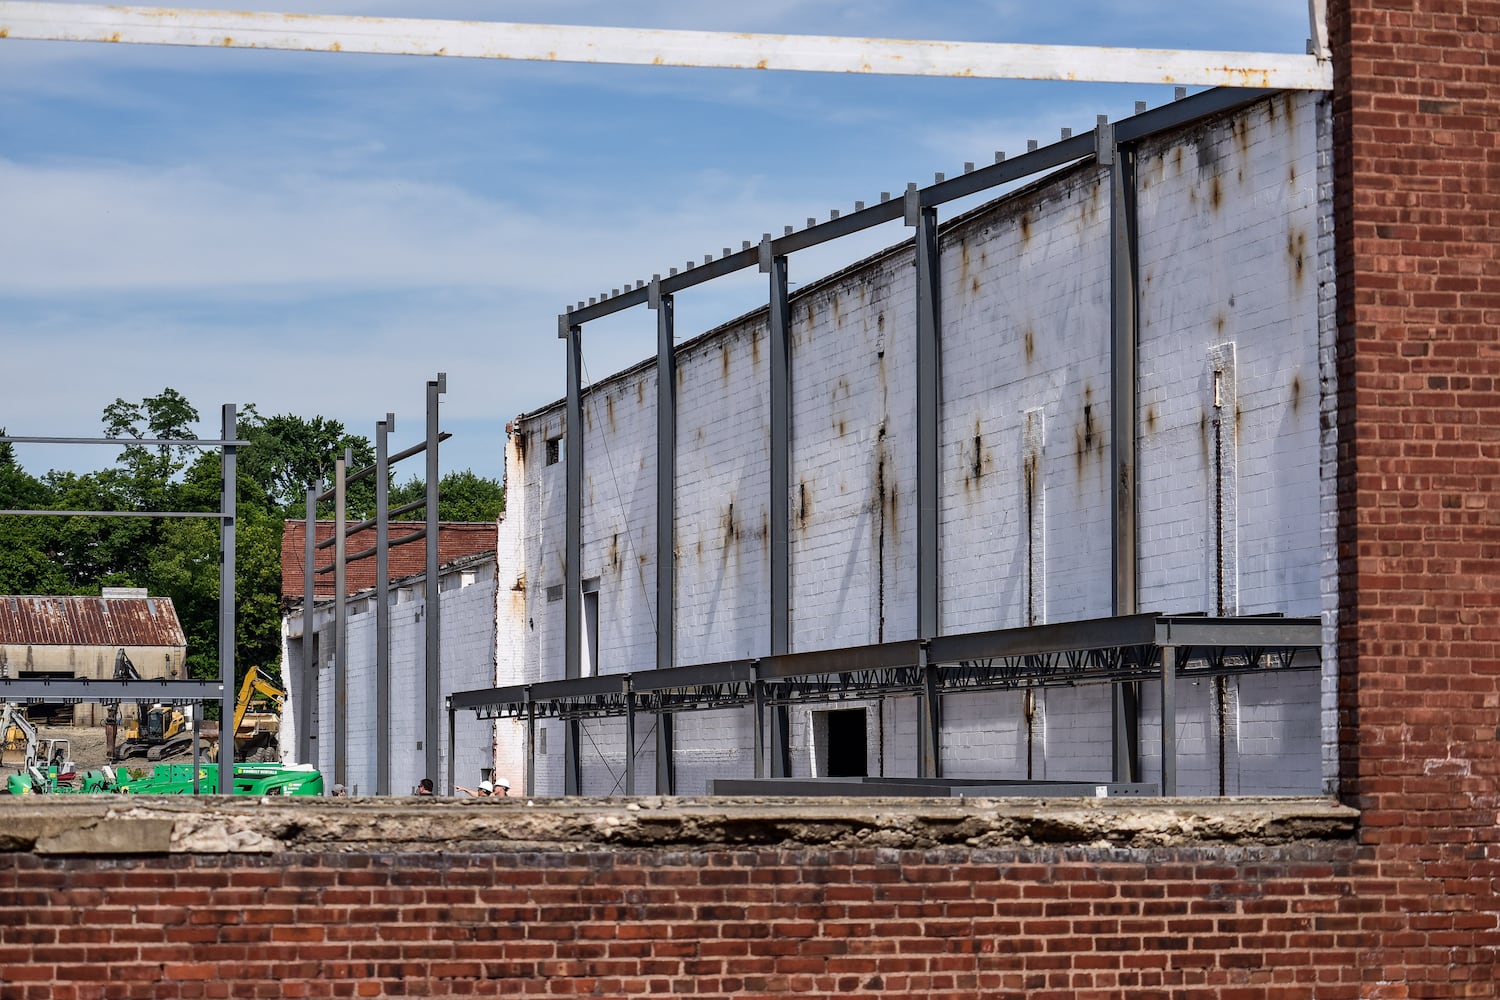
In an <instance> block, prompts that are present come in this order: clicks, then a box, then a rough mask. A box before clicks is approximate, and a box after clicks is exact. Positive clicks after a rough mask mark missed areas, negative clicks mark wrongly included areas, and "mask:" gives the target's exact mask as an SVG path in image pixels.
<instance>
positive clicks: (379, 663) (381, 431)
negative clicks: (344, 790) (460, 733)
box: [375, 413, 451, 795]
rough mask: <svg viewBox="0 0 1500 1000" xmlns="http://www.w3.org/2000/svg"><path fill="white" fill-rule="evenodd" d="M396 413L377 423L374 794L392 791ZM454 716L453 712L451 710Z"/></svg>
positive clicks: (387, 793)
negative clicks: (392, 439) (392, 441)
mask: <svg viewBox="0 0 1500 1000" xmlns="http://www.w3.org/2000/svg"><path fill="white" fill-rule="evenodd" d="M395 429H396V415H395V414H394V413H387V414H386V415H385V419H384V420H381V421H379V422H378V423H376V424H375V794H376V795H389V794H391V603H390V602H391V563H390V556H391V544H390V542H391V538H390V506H391V495H390V486H391V476H390V452H389V448H388V447H387V444H388V442H387V437H388V435H389V434H390V432H391V431H393V430H395ZM450 717H451V713H450Z"/></svg>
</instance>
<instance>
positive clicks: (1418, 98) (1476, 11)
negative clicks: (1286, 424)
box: [1330, 0, 1500, 997]
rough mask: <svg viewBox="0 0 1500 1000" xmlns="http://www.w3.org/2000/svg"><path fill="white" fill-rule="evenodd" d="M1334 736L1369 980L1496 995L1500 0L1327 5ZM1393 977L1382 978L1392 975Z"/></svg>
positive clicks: (1394, 989) (1393, 987) (1377, 991)
mask: <svg viewBox="0 0 1500 1000" xmlns="http://www.w3.org/2000/svg"><path fill="white" fill-rule="evenodd" d="M1330 28H1331V33H1332V43H1333V48H1334V57H1335V84H1334V86H1335V92H1334V94H1335V96H1334V148H1335V191H1336V194H1335V237H1336V240H1337V255H1338V260H1339V274H1338V286H1339V287H1338V323H1339V344H1338V350H1339V407H1338V431H1339V451H1338V482H1339V501H1340V503H1339V565H1338V570H1339V625H1340V627H1339V637H1338V638H1339V641H1338V669H1339V678H1340V688H1339V711H1340V724H1339V741H1340V778H1341V783H1340V788H1341V794H1342V797H1343V798H1344V800H1345V801H1346V802H1348V803H1350V804H1351V805H1355V806H1357V807H1358V808H1359V809H1360V810H1361V811H1362V813H1363V819H1362V826H1361V841H1362V844H1363V852H1364V855H1365V856H1366V857H1367V858H1368V859H1369V862H1370V865H1371V875H1372V878H1373V882H1372V888H1373V889H1374V890H1375V891H1377V892H1378V893H1379V895H1380V896H1381V897H1382V899H1381V908H1380V910H1379V912H1378V913H1374V914H1371V915H1370V916H1369V917H1368V918H1366V919H1365V920H1364V921H1363V924H1362V926H1363V928H1364V930H1365V932H1366V941H1365V944H1364V948H1365V949H1366V951H1365V953H1364V954H1365V957H1364V958H1363V959H1362V964H1363V965H1365V966H1367V967H1369V968H1370V970H1371V978H1370V980H1369V982H1368V985H1367V986H1366V989H1367V991H1368V993H1369V995H1372V996H1403V997H1404V996H1412V997H1418V996H1420V997H1452V996H1464V995H1478V996H1495V995H1496V991H1497V986H1496V985H1495V982H1494V980H1495V979H1496V976H1497V970H1496V954H1497V948H1500V929H1497V924H1500V916H1497V915H1500V899H1497V895H1496V886H1497V884H1500V883H1497V879H1500V864H1497V859H1500V845H1497V843H1496V841H1497V831H1496V810H1497V806H1500V787H1497V782H1496V777H1497V773H1500V753H1497V735H1500V734H1497V729H1496V726H1497V723H1500V683H1497V682H1500V644H1497V641H1500V615H1497V606H1500V586H1497V584H1500V544H1497V543H1500V495H1497V492H1496V488H1497V486H1500V446H1497V444H1496V442H1497V440H1500V381H1497V377H1500V350H1497V349H1496V333H1497V331H1496V323H1497V321H1500V312H1497V307H1500V267H1497V266H1496V264H1495V259H1494V258H1495V242H1496V236H1497V234H1500V229H1497V223H1496V219H1497V218H1500V214H1497V213H1500V186H1497V184H1496V180H1497V162H1500V157H1497V152H1496V138H1495V137H1496V135H1497V133H1500V87H1497V83H1500V59H1497V55H1500V4H1497V3H1493V2H1489V3H1426V2H1417V0H1404V2H1403V0H1373V2H1372V0H1336V2H1334V3H1333V4H1332V5H1331V10H1330ZM1383 984H1388V985H1383Z"/></svg>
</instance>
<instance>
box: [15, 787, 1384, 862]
mask: <svg viewBox="0 0 1500 1000" xmlns="http://www.w3.org/2000/svg"><path fill="white" fill-rule="evenodd" d="M0 809H3V812H4V817H5V822H4V824H3V831H0V852H8V853H17V852H19V853H33V854H37V855H140V854H216V853H252V854H268V853H285V852H291V853H298V852H304V853H305V852H314V853H326V852H345V851H348V852H356V851H357V852H372V851H373V852H379V853H390V852H412V853H429V852H435V851H441V852H444V853H493V852H499V851H515V850H538V849H540V850H550V851H563V852H568V851H585V850H589V851H598V850H611V849H619V850H630V849H636V848H651V849H672V848H683V849H702V848H716V847H717V848H737V847H750V846H757V847H788V848H797V847H818V848H853V847H872V848H875V847H878V848H895V849H925V848H935V847H969V848H999V847H1033V846H1044V845H1055V846H1079V847H1105V848H1153V847H1180V846H1193V845H1204V846H1209V845H1255V844H1286V843H1294V842H1299V841H1309V840H1352V839H1353V837H1354V833H1355V830H1356V826H1357V822H1358V819H1359V814H1358V812H1356V811H1355V810H1353V809H1350V808H1348V807H1345V806H1342V805H1339V804H1338V803H1337V802H1335V801H1333V800H1332V799H1325V798H1256V799H1245V798H1237V799H1187V798H1178V799H1045V800H1044V799H1014V798H1005V799H967V800H959V801H955V800H953V799H915V800H914V799H868V798H859V799H829V798H816V799H785V798H777V799H770V798H765V799H762V798H714V799H688V798H637V799H535V800H531V801H527V800H525V799H519V798H517V799H509V800H497V801H494V802H476V801H473V800H453V799H392V798H354V799H340V800H334V799H327V798H323V799H295V798H291V799H248V800H247V799H232V798H222V797H204V798H199V799H192V798H134V797H125V796H58V797H56V798H43V797H37V798H31V797H27V798H25V799H14V800H12V801H10V802H8V803H6V804H4V805H3V806H0Z"/></svg>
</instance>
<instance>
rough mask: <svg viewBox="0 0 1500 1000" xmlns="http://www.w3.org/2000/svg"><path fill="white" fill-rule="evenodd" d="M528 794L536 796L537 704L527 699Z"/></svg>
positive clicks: (528, 697)
mask: <svg viewBox="0 0 1500 1000" xmlns="http://www.w3.org/2000/svg"><path fill="white" fill-rule="evenodd" d="M526 794H527V796H528V797H529V796H532V795H535V794H536V702H534V701H532V700H531V698H530V696H529V695H528V696H527V699H526Z"/></svg>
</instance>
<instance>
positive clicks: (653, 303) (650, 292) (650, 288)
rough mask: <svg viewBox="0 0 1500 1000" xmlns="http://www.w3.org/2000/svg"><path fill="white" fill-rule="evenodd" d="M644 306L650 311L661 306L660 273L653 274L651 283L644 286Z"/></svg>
mask: <svg viewBox="0 0 1500 1000" xmlns="http://www.w3.org/2000/svg"><path fill="white" fill-rule="evenodd" d="M646 308H647V309H650V310H651V311H652V312H655V311H656V310H658V309H660V308H661V275H659V274H653V275H652V276H651V284H649V285H647V286H646Z"/></svg>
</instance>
